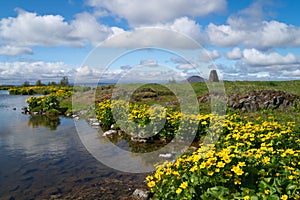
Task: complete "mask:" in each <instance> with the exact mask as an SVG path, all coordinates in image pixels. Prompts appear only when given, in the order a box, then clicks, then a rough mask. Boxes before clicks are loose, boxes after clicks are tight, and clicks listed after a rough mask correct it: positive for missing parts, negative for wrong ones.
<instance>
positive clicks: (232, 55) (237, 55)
mask: <svg viewBox="0 0 300 200" xmlns="http://www.w3.org/2000/svg"><path fill="white" fill-rule="evenodd" d="M225 56H226V58H228V59H230V60H238V59H241V58H242V56H243V54H242V51H241V50H240V48H238V47H234V48H233V49H232V51H229V52H226V53H225Z"/></svg>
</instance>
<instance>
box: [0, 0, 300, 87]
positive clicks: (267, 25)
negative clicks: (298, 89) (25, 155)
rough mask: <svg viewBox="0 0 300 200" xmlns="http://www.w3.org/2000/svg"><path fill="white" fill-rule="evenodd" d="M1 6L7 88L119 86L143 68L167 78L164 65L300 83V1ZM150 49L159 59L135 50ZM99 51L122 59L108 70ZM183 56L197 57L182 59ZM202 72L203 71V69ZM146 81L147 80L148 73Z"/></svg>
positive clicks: (28, 1) (2, 74)
mask: <svg viewBox="0 0 300 200" xmlns="http://www.w3.org/2000/svg"><path fill="white" fill-rule="evenodd" d="M0 3H1V4H2V5H1V7H0V84H12V83H15V84H22V83H23V82H24V81H26V80H29V81H31V82H32V83H34V82H35V81H36V80H37V79H41V80H42V81H43V82H45V83H46V82H48V81H58V80H60V79H61V77H62V76H68V77H69V78H70V80H72V81H73V80H75V79H76V77H84V79H85V80H86V81H88V80H97V79H99V78H100V77H102V78H103V80H99V81H100V82H105V81H113V80H115V81H116V80H118V78H120V77H122V76H124V74H126V73H129V74H130V73H133V72H136V71H132V70H133V69H134V68H135V67H137V66H141V65H145V66H147V65H149V64H150V65H151V66H156V67H155V68H154V69H155V70H154V71H156V73H154V72H153V71H152V72H151V73H153V74H155V76H156V77H161V79H165V78H166V71H164V70H163V68H164V67H162V66H163V65H168V66H169V67H170V68H171V69H170V71H169V72H170V73H169V74H168V73H167V74H168V75H167V76H168V77H172V76H173V75H174V74H172V73H171V71H173V72H174V73H175V74H176V73H177V72H178V73H179V74H180V76H181V78H187V77H188V76H191V75H201V76H204V77H205V78H206V76H207V74H208V71H209V70H210V69H211V68H216V69H217V70H218V72H219V74H220V76H221V77H222V79H223V80H294V79H300V51H299V50H300V21H299V20H298V19H299V8H300V2H299V1H294V0H286V1H284V0H265V1H263V0H258V1H252V0H243V1H235V0H228V1H226V0H189V1H185V0H152V1H143V0H132V1H126V0H118V1H117V0H86V1H76V0H65V1H64V0H51V1H50V0H43V1H32V0H22V1H21V0H10V1H4V0H0ZM149 27H151V28H152V29H158V28H159V29H164V30H168V31H170V32H174V33H176V34H179V35H180V34H184V35H185V36H188V37H189V38H190V39H191V40H194V41H196V42H197V43H198V44H199V46H201V48H200V47H199V48H194V47H189V46H187V45H186V46H180V45H181V44H183V43H186V41H184V39H183V40H181V41H178V37H176V35H174V34H173V33H170V35H168V34H167V35H164V34H162V35H159V34H156V33H154V34H152V33H153V32H151V31H150V32H147V31H146V32H143V33H142V34H141V32H139V31H137V30H140V29H143V28H149ZM158 32H159V30H158ZM143 34H144V35H143ZM158 36H160V37H158ZM173 36H174V37H173ZM99 44H100V46H99ZM102 44H106V45H113V46H114V49H113V50H112V49H110V50H104V49H105V48H104V47H103V46H101V45H102ZM177 44H178V45H179V46H180V47H181V48H182V49H178V47H176V48H177V50H175V54H176V53H178V54H179V55H175V56H174V54H173V53H174V45H177ZM124 45H125V46H124ZM147 45H149V47H150V46H151V47H152V53H151V54H150V55H151V56H149V54H148V53H149V51H147V50H140V51H134V49H135V48H141V47H143V48H144V47H147ZM156 45H157V46H156ZM96 47H97V48H102V51H101V52H102V53H103V54H104V55H98V56H99V58H104V59H106V57H109V58H111V59H113V58H114V61H115V62H113V61H111V65H109V66H103V65H104V64H105V63H102V62H101V61H100V60H98V63H96V62H94V63H93V64H90V62H89V61H90V59H91V58H90V57H93V56H94V58H96V57H97V55H92V54H93V52H95V51H92V50H93V49H95V48H96ZM155 48H158V49H157V50H155ZM161 48H163V49H164V51H161V50H160V49H161ZM126 50H127V51H129V52H131V53H127V54H126V55H128V57H127V58H126V57H124V56H123V57H122V58H119V59H118V56H119V54H117V53H115V52H122V53H126ZM182 51H186V52H188V51H192V52H193V53H191V55H193V56H191V55H190V54H188V53H183V54H180V53H181V52H182ZM91 52H92V53H91ZM163 52H165V53H163ZM105 54H106V57H105ZM112 55H113V56H112ZM182 55H185V56H187V57H189V55H190V56H191V57H193V58H191V60H190V58H185V59H187V60H186V62H179V61H178V60H180V59H179V58H180V57H181V56H182ZM101 56H102V57H101ZM114 56H115V57H114ZM106 61H107V62H108V61H109V60H106ZM124 66H126V67H124ZM195 68H199V69H198V72H197V70H195ZM136 73H137V72H136ZM159 74H161V75H159ZM162 74H164V75H162ZM174 76H175V75H174ZM138 77H139V78H143V73H142V72H140V74H139V76H138ZM144 77H148V78H149V71H147V70H145V73H144ZM135 78H136V77H133V79H135Z"/></svg>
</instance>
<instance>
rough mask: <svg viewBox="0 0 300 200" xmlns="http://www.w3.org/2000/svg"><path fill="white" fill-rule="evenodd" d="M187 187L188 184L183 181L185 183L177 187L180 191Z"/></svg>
mask: <svg viewBox="0 0 300 200" xmlns="http://www.w3.org/2000/svg"><path fill="white" fill-rule="evenodd" d="M187 186H188V182H187V181H185V182H183V183H181V184H180V186H179V187H181V188H182V189H185V188H187Z"/></svg>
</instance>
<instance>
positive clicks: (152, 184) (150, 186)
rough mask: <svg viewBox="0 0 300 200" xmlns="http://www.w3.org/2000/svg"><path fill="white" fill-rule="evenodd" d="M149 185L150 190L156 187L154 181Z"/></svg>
mask: <svg viewBox="0 0 300 200" xmlns="http://www.w3.org/2000/svg"><path fill="white" fill-rule="evenodd" d="M147 185H148V187H149V188H152V187H154V186H155V182H154V181H150V182H149V183H148V184H147Z"/></svg>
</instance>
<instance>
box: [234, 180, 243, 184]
mask: <svg viewBox="0 0 300 200" xmlns="http://www.w3.org/2000/svg"><path fill="white" fill-rule="evenodd" d="M234 184H235V185H240V184H242V182H241V179H234Z"/></svg>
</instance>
